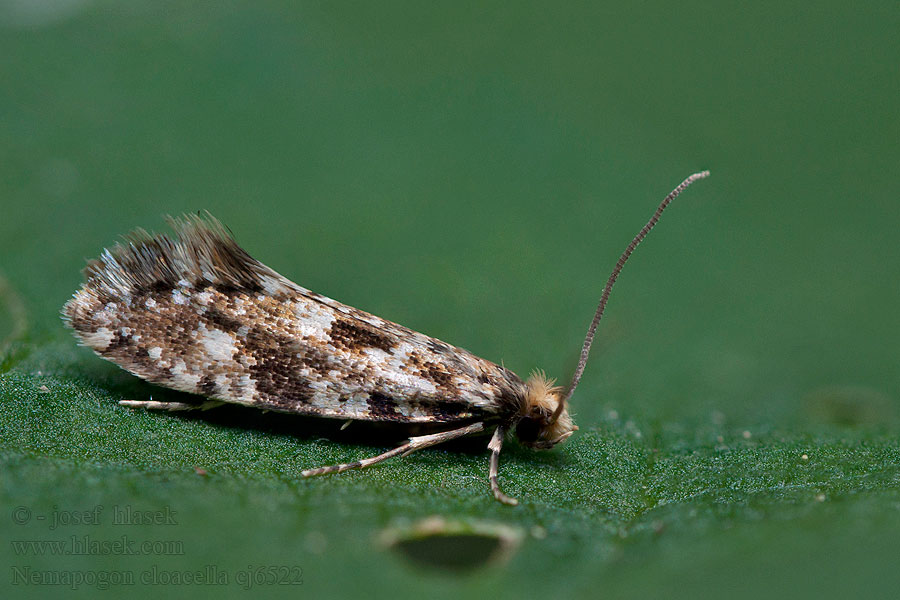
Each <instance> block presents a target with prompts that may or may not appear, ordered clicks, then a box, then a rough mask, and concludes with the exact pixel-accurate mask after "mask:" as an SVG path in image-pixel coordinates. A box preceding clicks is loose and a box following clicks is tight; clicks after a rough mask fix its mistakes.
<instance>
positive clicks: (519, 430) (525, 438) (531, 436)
mask: <svg viewBox="0 0 900 600" xmlns="http://www.w3.org/2000/svg"><path fill="white" fill-rule="evenodd" d="M540 432H541V427H540V425H538V422H537V421H536V420H534V419H532V418H531V417H525V418H524V419H522V420H520V421H519V422H518V424H517V425H516V437H518V438H519V441H520V442H522V443H523V444H534V443H535V442H536V441H537V439H538V436H539V435H540Z"/></svg>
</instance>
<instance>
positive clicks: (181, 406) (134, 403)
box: [119, 400, 225, 412]
mask: <svg viewBox="0 0 900 600" xmlns="http://www.w3.org/2000/svg"><path fill="white" fill-rule="evenodd" d="M119 404H120V405H121V406H127V407H129V408H145V409H147V410H168V411H172V412H175V411H181V410H209V409H210V408H216V407H217V406H222V405H223V404H225V403H224V402H220V401H219V400H207V401H206V402H204V403H202V404H190V403H188V402H159V401H158V400H119Z"/></svg>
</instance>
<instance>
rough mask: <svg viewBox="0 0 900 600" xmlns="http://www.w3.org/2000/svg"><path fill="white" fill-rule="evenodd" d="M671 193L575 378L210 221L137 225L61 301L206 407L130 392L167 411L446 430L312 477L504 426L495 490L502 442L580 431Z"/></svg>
mask: <svg viewBox="0 0 900 600" xmlns="http://www.w3.org/2000/svg"><path fill="white" fill-rule="evenodd" d="M708 175H709V171H702V172H700V173H695V174H693V175H691V176H690V177H688V178H687V179H685V180H684V181H683V182H682V183H681V184H680V185H679V186H678V187H676V188H675V189H674V190H672V192H671V193H670V194H669V195H668V196H666V198H665V199H664V200H663V201H662V203H661V204H660V205H659V207H658V208H657V209H656V212H655V213H654V214H653V217H652V218H651V219H650V221H649V222H648V223H647V224H646V225H645V226H644V227H643V228H642V229H641V230H640V232H639V233H638V234H637V236H635V238H634V239H633V240H632V241H631V243H630V244H629V245H628V247H627V248H626V249H625V251H624V252H623V254H622V255H621V257H620V258H619V260H618V262H617V263H616V266H615V268H614V270H613V272H612V274H611V275H610V277H609V279H608V280H607V282H606V286H605V287H604V289H603V293H602V295H601V299H600V303H599V306H598V307H597V310H596V313H595V314H594V318H593V320H592V322H591V324H590V327H589V329H588V333H587V336H586V337H585V340H584V344H583V346H582V350H581V358H580V360H579V363H578V366H577V367H576V369H575V373H574V375H573V377H572V380H571V383H570V384H569V386H568V387H567V388H566V389H565V390H563V389H562V388H558V387H554V385H553V381H552V380H548V379H547V378H546V377H545V376H544V375H543V373H541V372H536V373H533V374H532V375H531V376H530V377H529V378H528V379H526V380H522V379H521V378H520V377H519V376H517V375H516V374H515V373H513V372H512V371H510V370H508V369H506V368H504V367H502V366H500V365H497V364H494V363H493V362H490V361H488V360H485V359H483V358H479V357H477V356H475V355H474V354H471V353H470V352H468V351H466V350H463V349H462V348H457V347H455V346H451V345H450V344H447V343H444V342H442V341H440V340H437V339H435V338H432V337H429V336H427V335H423V334H421V333H418V332H416V331H413V330H411V329H407V328H406V327H403V326H401V325H397V324H395V323H392V322H390V321H386V320H384V319H381V318H379V317H376V316H374V315H371V314H369V313H366V312H363V311H361V310H358V309H355V308H352V307H350V306H346V305H344V304H341V303H340V302H336V301H335V300H332V299H330V298H326V297H325V296H321V295H319V294H316V293H314V292H311V291H309V290H307V289H304V288H302V287H300V286H299V285H297V284H295V283H293V282H292V281H290V280H288V279H286V278H285V277H282V276H281V275H279V274H278V273H276V272H275V271H273V270H272V269H270V268H269V267H267V266H265V265H264V264H262V263H260V262H259V261H257V260H255V259H253V258H252V257H251V256H250V255H249V254H247V252H245V251H244V250H243V249H242V248H241V247H240V246H238V244H237V243H236V242H235V241H234V239H233V238H232V237H231V235H230V234H229V233H228V231H227V230H226V229H225V228H224V227H223V226H222V225H221V223H219V222H218V221H217V220H216V219H215V218H213V217H212V216H211V215H208V214H207V215H206V216H185V217H182V218H181V219H170V220H169V221H170V224H171V225H172V228H173V229H174V230H175V232H176V234H177V235H176V236H175V237H169V236H167V235H164V234H153V235H151V234H149V233H147V232H145V231H143V230H137V231H135V232H133V233H131V234H129V235H128V236H126V237H125V241H124V243H119V244H116V245H115V246H114V247H113V248H111V249H108V250H105V251H104V252H103V253H102V255H101V256H100V257H99V258H98V259H95V260H92V261H90V262H89V263H88V265H87V267H86V268H85V270H84V276H85V283H84V284H83V285H82V286H81V288H80V289H79V290H78V291H77V292H76V293H75V294H74V295H73V297H72V299H71V300H69V301H68V302H67V303H66V305H65V306H64V307H63V310H62V313H63V319H64V321H65V322H66V324H67V325H68V326H69V327H71V328H72V329H73V330H74V332H75V335H76V336H77V337H78V338H79V340H80V342H81V343H82V344H83V345H85V346H87V347H89V348H91V349H92V350H93V351H94V352H96V353H97V354H98V355H99V356H100V357H102V358H105V359H107V360H109V361H112V362H113V363H115V364H117V365H119V366H120V367H122V368H123V369H125V370H127V371H129V372H130V373H133V374H134V375H137V376H138V377H140V378H142V379H145V380H147V381H149V382H151V383H154V384H158V385H161V386H164V387H167V388H172V389H175V390H179V391H183V392H189V393H193V394H200V395H202V396H205V397H207V398H209V399H210V401H208V402H205V403H203V404H198V405H195V404H189V403H183V402H158V401H157V402H154V401H153V400H152V399H151V400H149V401H136V400H122V401H120V404H123V405H125V406H131V407H140V408H147V409H162V410H191V409H196V408H208V407H210V406H215V405H218V404H221V403H234V404H242V405H245V406H252V407H256V408H260V409H265V410H272V411H280V412H285V413H296V414H302V415H311V416H318V417H327V418H332V419H343V420H346V421H352V420H365V421H392V422H397V423H430V424H437V425H440V426H441V427H442V428H444V429H445V430H444V431H441V432H440V433H434V434H430V435H421V436H416V437H410V438H409V439H408V441H407V442H406V443H404V444H402V445H400V446H398V447H397V448H394V449H392V450H389V451H387V452H385V453H383V454H379V455H378V456H373V457H372V458H367V459H365V460H359V461H356V462H352V463H346V464H340V465H332V466H328V467H320V468H316V469H309V470H306V471H303V473H302V474H303V476H304V477H309V476H313V475H323V474H326V473H339V472H341V471H346V470H348V469H359V468H363V467H368V466H371V465H374V464H376V463H379V462H381V461H383V460H386V459H388V458H391V457H394V456H398V455H402V456H405V455H407V454H409V453H411V452H414V451H416V450H419V449H422V448H426V447H428V446H434V445H436V444H440V443H442V442H446V441H448V440H452V439H455V438H459V437H462V436H466V435H470V434H474V433H478V432H482V431H489V430H490V429H491V428H493V435H492V437H491V440H490V443H489V444H488V448H489V449H490V451H491V456H490V468H489V481H490V486H491V490H492V492H493V494H494V497H495V498H496V499H497V500H499V501H500V502H503V503H505V504H516V503H517V501H516V500H515V499H513V498H510V497H509V496H507V495H505V494H504V493H503V492H502V491H501V490H500V486H499V484H498V466H499V457H500V449H501V447H502V445H503V441H504V438H505V437H506V435H507V433H509V432H511V431H515V434H516V437H517V438H518V439H519V441H520V442H521V443H522V444H524V445H525V446H529V447H532V448H539V449H547V448H552V447H553V446H555V445H556V444H558V443H560V442H562V441H564V440H565V439H566V438H568V437H569V436H570V435H572V433H573V432H574V431H575V430H576V429H578V428H577V427H576V426H575V424H574V423H573V422H572V419H571V417H570V416H569V413H568V410H567V408H566V407H567V403H568V401H569V398H570V397H571V396H572V393H573V392H574V391H575V388H576V386H577V385H578V382H579V380H580V379H581V375H582V373H583V372H584V367H585V363H586V362H587V358H588V353H589V351H590V348H591V343H592V341H593V338H594V332H595V331H596V329H597V324H598V323H599V322H600V318H601V317H602V315H603V310H604V308H605V307H606V303H607V300H608V299H609V293H610V290H611V289H612V286H613V284H614V283H615V281H616V278H617V277H618V275H619V272H620V271H621V269H622V267H623V265H624V264H625V261H626V260H628V257H629V256H630V255H631V253H632V252H633V251H634V249H635V248H636V247H637V245H638V244H639V243H640V242H641V240H643V239H644V237H645V236H646V235H647V233H648V232H649V231H650V229H652V228H653V226H654V225H655V224H656V222H657V221H658V220H659V217H660V215H661V214H662V212H663V210H665V208H666V206H668V204H669V203H670V202H671V201H672V200H673V199H674V198H675V197H676V196H678V194H680V193H681V192H682V191H683V190H684V189H685V188H686V187H687V186H689V185H690V184H691V183H693V182H694V181H696V180H697V179H702V178H704V177H706V176H708Z"/></svg>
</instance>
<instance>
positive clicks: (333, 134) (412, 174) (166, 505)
mask: <svg viewBox="0 0 900 600" xmlns="http://www.w3.org/2000/svg"><path fill="white" fill-rule="evenodd" d="M51 4H52V3H49V4H48V3H35V4H34V5H33V6H35V7H36V6H46V7H50V6H51ZM30 6H32V5H31V4H30V3H6V4H0V27H2V29H0V31H2V33H3V35H2V36H0V57H2V58H0V76H2V81H4V85H3V93H2V94H0V209H2V211H0V507H2V511H3V514H0V523H2V525H0V532H2V533H3V544H2V547H0V562H2V567H3V569H4V572H3V574H2V575H0V578H2V579H0V581H2V585H3V586H4V588H5V591H7V592H8V593H5V594H3V595H4V597H48V596H60V597H94V596H96V595H97V593H98V591H99V590H98V588H99V589H107V588H108V590H107V592H106V593H114V594H116V595H117V596H119V595H122V596H124V595H128V596H134V597H158V596H159V595H161V594H163V595H166V596H168V595H173V596H189V595H190V596H196V595H198V594H209V595H212V594H216V595H217V596H224V597H246V596H247V594H248V593H253V594H256V593H260V594H262V593H264V594H267V595H283V596H292V597H294V596H298V595H309V596H311V597H342V596H346V597H353V596H374V597H390V598H394V599H398V598H407V597H408V598H421V597H428V598H432V597H433V598H443V597H447V598H467V597H492V598H521V597H545V598H554V597H591V598H596V597H611V598H647V597H650V598H667V597H673V598H674V597H680V598H703V597H731V598H759V597H784V598H805V597H809V598H846V597H872V598H890V597H894V596H895V595H896V590H897V589H900V575H898V573H897V569H896V566H895V565H896V564H897V560H898V558H900V441H898V434H900V368H898V361H897V357H898V356H900V312H898V311H897V309H896V307H897V302H898V296H900V287H898V282H900V253H898V252H897V241H896V232H897V224H898V223H900V209H898V208H897V203H896V198H897V197H900V183H898V179H897V177H896V172H897V168H898V164H900V149H898V148H900V147H898V145H897V143H896V140H897V139H900V121H898V119H897V115H896V98H897V97H898V96H900V94H898V92H900V89H898V83H897V81H898V80H897V77H896V72H895V71H896V60H892V59H891V57H896V56H897V55H898V50H900V48H898V37H897V36H896V31H897V29H898V25H900V23H898V22H897V11H896V6H895V5H893V4H892V3H883V4H882V3H869V4H867V5H866V6H865V7H864V8H860V7H851V6H844V5H840V4H836V5H835V6H833V7H830V8H829V9H827V10H826V9H825V8H824V7H819V8H820V9H821V10H816V11H812V10H809V9H808V7H806V6H805V5H801V4H799V3H798V4H791V3H778V4H775V5H772V6H763V5H753V6H744V7H742V8H740V9H739V10H738V9H733V8H732V9H729V8H726V7H722V8H721V9H720V10H716V11H710V10H709V9H708V6H705V5H703V4H699V3H698V4H690V3H688V4H679V5H677V6H676V5H671V4H667V3H651V4H647V3H643V4H639V5H638V4H635V5H633V6H632V5H622V6H616V7H614V8H613V7H612V6H611V5H610V6H609V7H606V6H604V5H598V4H596V3H583V4H570V5H567V6H566V7H565V8H561V7H559V6H556V5H552V4H542V3H529V4H526V5H517V6H515V7H513V6H507V5H504V4H502V3H497V4H483V3H482V4H460V3H455V2H453V3H450V2H447V3H438V4H434V3H432V4H429V5H428V6H427V7H426V6H425V5H421V4H417V3H406V2H403V3H389V4H387V5H385V4H383V3H377V4H371V3H353V4H346V3H341V4H331V3H325V4H313V3H302V4H299V5H298V4H295V3H267V4H266V5H265V6H263V5H261V4H258V3H251V2H234V3H229V4H228V6H227V8H225V7H216V8H213V7H212V6H206V7H203V6H200V5H196V6H195V5H192V4H184V3H175V2H171V3H170V2H163V3H127V5H122V4H120V3H112V2H91V3H88V2H68V3H58V6H56V7H55V8H45V10H37V9H36V8H29V7H30ZM703 168H709V169H711V171H712V177H711V178H709V179H708V180H704V181H702V182H698V183H697V184H695V186H694V187H692V188H691V189H689V190H688V191H687V192H685V194H684V195H683V196H681V197H680V198H679V199H678V200H677V201H676V203H675V204H674V205H673V206H672V208H671V209H670V210H669V212H667V214H666V216H665V217H664V219H663V221H662V223H661V224H660V226H659V228H658V229H657V230H654V232H653V233H652V234H651V236H650V237H649V239H648V240H647V241H646V242H645V243H644V244H642V245H641V247H640V248H639V249H638V250H637V251H636V253H635V256H634V258H633V260H632V262H631V263H629V265H628V267H627V268H626V270H625V272H624V273H623V274H622V276H621V278H620V283H619V284H617V288H616V290H615V291H614V293H613V295H612V300H611V302H610V305H609V307H608V310H607V313H606V316H605V317H604V321H603V322H602V323H601V326H600V330H599V336H598V340H597V343H596V344H595V347H594V350H593V352H592V362H591V363H589V365H588V368H587V372H586V374H585V378H584V380H583V382H582V386H581V387H580V388H579V390H578V392H577V393H576V396H575V398H574V399H573V405H572V406H573V411H574V414H575V419H576V422H577V423H578V425H579V426H580V430H579V431H578V432H577V433H576V434H575V435H574V436H573V437H572V438H571V439H569V440H568V441H567V442H566V443H565V444H563V445H561V446H559V447H557V448H555V449H553V450H552V451H549V452H534V451H530V450H528V449H526V448H523V447H521V446H519V445H518V444H516V443H515V442H510V443H508V444H507V446H506V447H505V448H504V453H503V456H502V458H501V471H500V477H501V483H502V485H503V487H504V490H505V491H506V492H507V493H509V494H510V495H513V496H515V497H517V498H518V499H519V501H520V504H519V506H517V507H507V506H503V505H500V504H499V503H497V502H495V501H494V500H493V499H492V497H491V495H490V492H489V488H488V484H487V466H488V455H487V451H486V444H487V438H485V437H479V438H475V439H466V440H461V441H459V442H458V443H453V444H447V445H446V446H440V447H437V448H434V449H430V450H425V451H421V452H418V453H416V454H413V455H411V456H408V457H406V458H403V459H394V460H392V461H389V462H387V463H384V464H382V465H379V466H377V467H373V468H371V469H367V470H364V471H360V472H348V473H343V474H340V475H337V476H330V477H320V478H315V479H310V480H304V479H301V477H300V472H301V471H302V470H303V469H305V468H309V467H313V466H320V465H324V464H332V463H336V462H345V461H350V460H356V459H360V458H365V457H367V456H371V455H373V454H376V453H379V452H382V451H383V450H384V449H386V448H388V447H391V446H393V445H395V444H396V443H398V442H399V441H402V439H403V438H404V436H405V435H408V434H409V432H408V431H404V430H402V429H398V428H394V427H390V428H388V427H374V426H369V425H366V424H361V423H356V424H352V425H351V426H350V427H348V428H347V429H341V423H339V422H331V421H323V420H317V419H308V418H301V417H295V416H290V415H278V414H272V413H266V414H263V413H260V412H259V411H253V410H251V409H247V408H240V407H222V408H218V409H215V410H210V411H205V412H202V413H196V414H195V413H187V414H157V413H149V412H146V411H139V410H132V409H128V408H125V407H122V406H120V405H118V401H119V400H122V399H138V400H141V399H149V398H151V397H152V398H153V399H157V400H178V399H183V395H181V394H178V393H176V392H172V391H169V390H165V389H162V388H158V387H154V386H151V385H149V384H146V383H145V382H142V381H141V380H139V379H137V378H135V377H133V376H131V375H129V374H128V373H126V372H124V371H122V370H120V369H118V368H117V367H116V366H114V365H112V364H110V363H107V362H104V361H102V360H100V359H99V358H97V357H96V356H94V355H93V354H92V353H91V352H89V351H88V350H86V349H84V348H80V347H78V346H77V345H76V342H75V340H74V338H73V337H72V336H71V335H70V334H69V333H68V332H67V331H66V330H65V329H64V327H63V325H62V322H61V321H60V319H59V316H58V311H59V309H60V308H61V306H62V304H63V303H64V302H65V301H66V299H67V298H68V297H69V296H70V294H71V293H72V292H73V291H74V290H75V289H76V288H77V287H78V285H79V283H80V276H79V269H80V268H82V267H83V265H84V259H85V258H89V257H93V256H96V255H97V254H99V252H100V250H101V248H102V247H104V246H109V245H111V244H112V243H114V242H115V241H116V239H117V236H119V235H120V234H124V233H126V232H127V231H129V230H131V229H133V228H136V227H143V228H146V229H151V230H152V229H156V230H161V229H164V227H165V225H164V223H163V221H162V219H161V217H162V215H165V214H181V213H185V212H192V211H196V210H201V209H207V210H209V211H210V212H212V213H213V214H214V215H216V216H217V217H218V218H219V219H221V220H222V221H223V222H225V223H227V224H228V225H229V226H230V227H231V229H232V230H233V231H234V233H235V236H236V237H237V239H238V241H239V242H240V243H241V244H242V245H243V246H244V247H245V248H246V249H247V250H248V251H249V252H250V253H251V254H252V255H253V256H255V257H256V258H258V259H260V260H261V261H263V262H265V263H266V264H268V265H269V266H271V267H273V268H274V269H276V270H278V271H279V272H281V273H283V274H284V275H286V276H288V277H289V278H291V279H293V280H295V281H297V282H298V283H300V284H301V285H303V286H305V287H307V288H309V289H312V290H315V291H317V292H321V293H324V294H326V295H328V296H330V297H333V298H336V299H338V300H340V301H342V302H344V303H347V304H350V305H352V306H357V307H359V308H361V309H364V310H367V311H369V312H372V313H375V314H378V315H379V316H383V317H385V318H388V319H391V320H394V321H397V322H400V323H403V324H404V325H407V326H409V327H412V328H413V329H416V330H418V331H422V332H424V333H427V334H429V335H433V336H436V337H438V338H441V339H444V340H447V341H448V342H451V343H454V344H456V345H459V346H462V347H465V348H467V349H469V350H471V351H473V352H475V353H476V354H478V355H480V356H484V357H485V358H488V359H490V360H494V361H497V362H499V361H501V360H502V361H503V362H504V364H505V365H506V366H507V367H509V368H511V369H512V370H514V371H515V372H517V373H519V374H520V375H526V374H527V373H528V372H529V371H530V370H532V369H535V368H541V369H544V370H546V371H547V372H548V373H549V374H551V375H554V376H558V377H559V378H560V380H561V381H562V380H564V379H565V378H566V377H567V376H568V374H569V373H570V372H571V369H572V367H573V366H574V364H575V361H576V359H577V356H578V351H579V345H580V342H581V339H582V338H581V336H582V335H583V331H584V328H585V327H586V326H587V324H588V321H589V319H590V316H591V312H592V310H593V308H594V306H595V303H596V300H597V298H598V296H599V293H600V289H601V287H602V283H603V281H604V280H605V277H606V276H607V274H608V270H609V269H610V268H611V267H612V265H613V264H614V262H615V259H616V258H617V256H618V253H619V252H620V251H621V250H622V249H623V248H624V246H625V245H626V244H627V243H628V241H629V240H630V239H631V237H632V235H634V233H635V232H636V231H637V230H638V229H639V228H640V226H641V225H643V223H644V222H645V221H646V219H647V218H648V217H649V216H650V214H651V213H652V210H653V208H654V207H655V206H656V204H657V203H658V202H659V200H661V199H662V197H663V196H664V195H665V194H666V193H667V192H668V191H669V190H670V189H671V188H672V187H674V186H675V185H676V184H677V183H678V182H680V181H681V180H682V179H683V178H684V177H685V176H686V175H688V174H690V173H691V172H695V171H698V170H700V169H703Z"/></svg>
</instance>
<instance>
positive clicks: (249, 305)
mask: <svg viewBox="0 0 900 600" xmlns="http://www.w3.org/2000/svg"><path fill="white" fill-rule="evenodd" d="M172 225H173V226H174V228H175V229H176V231H177V233H178V236H177V237H175V238H169V237H168V236H165V235H156V236H151V235H149V234H146V233H144V232H137V233H135V234H132V235H131V236H130V237H129V238H127V240H126V243H125V244H119V245H117V246H116V247H114V248H113V249H111V250H108V251H105V252H104V253H103V255H102V256H101V257H100V258H99V259H98V260H96V261H92V262H91V263H89V265H88V267H87V268H86V270H85V276H86V282H85V284H84V285H83V286H82V287H81V289H80V290H79V291H78V292H77V293H76V294H75V295H74V297H73V298H72V299H71V300H70V301H69V302H68V303H67V304H66V305H65V307H64V309H63V315H64V318H65V320H66V322H67V323H68V324H69V325H70V326H71V327H72V328H73V329H74V331H75V333H76V335H77V336H78V337H79V338H80V340H81V342H82V343H83V344H84V345H86V346H88V347H90V348H91V349H93V350H94V351H95V352H96V353H97V354H98V355H100V356H101V357H103V358H106V359H108V360H110V361H112V362H114V363H116V364H117V365H119V366H121V367H122V368H124V369H126V370H128V371H130V372H131V373H133V374H135V375H137V376H139V377H141V378H143V379H146V380H148V381H150V382H153V383H156V384H160V385H163V386H165V387H169V388H173V389H177V390H181V391H185V392H191V393H196V394H201V395H203V396H207V397H209V398H214V399H219V400H223V401H226V402H232V403H238V404H244V405H250V406H256V407H259V408H264V409H270V410H277V411H283V412H290V413H300V414H308V415H318V416H324V417H333V418H339V419H362V420H371V421H398V422H459V421H466V420H473V421H474V420H491V419H494V418H499V417H500V416H502V415H504V414H508V412H509V411H510V410H511V409H512V407H514V405H515V404H516V403H517V402H518V401H519V398H521V397H522V394H523V385H524V384H523V383H522V381H521V379H519V378H518V377H517V376H516V375H515V374H514V373H512V372H511V371H509V370H507V369H505V368H503V367H501V366H499V365H496V364H494V363H492V362H490V361H486V360H484V359H481V358H479V357H477V356H475V355H473V354H471V353H469V352H467V351H466V350H463V349H461V348H456V347H454V346H451V345H449V344H446V343H444V342H441V341H439V340H436V339H434V338H431V337H428V336H426V335H423V334H421V333H417V332H415V331H412V330H410V329H407V328H406V327H402V326H400V325H397V324H395V323H391V322H390V321H386V320H384V319H381V318H379V317H376V316H374V315H371V314H368V313H366V312H363V311H360V310H357V309H355V308H352V307H349V306H346V305H343V304H341V303H339V302H336V301H334V300H331V299H329V298H326V297H324V296H321V295H319V294H315V293H313V292H310V291H309V290H306V289H304V288H302V287H300V286H298V285H296V284H294V283H293V282H291V281H289V280H287V279H286V278H284V277H282V276H281V275H279V274H278V273H276V272H274V271H273V270H271V269H269V268H268V267H266V266H265V265H262V264H261V263H259V262H257V261H256V260H254V259H253V258H251V257H250V256H249V255H248V254H247V253H246V252H244V251H243V250H242V249H241V248H240V247H239V246H238V245H237V244H236V243H235V242H234V240H233V239H232V238H231V236H230V235H229V234H228V233H227V232H226V231H225V230H224V228H223V227H222V226H221V225H220V224H219V223H218V222H217V221H215V220H214V219H212V218H211V217H208V216H207V217H205V218H199V217H193V218H186V219H183V220H173V221H172Z"/></svg>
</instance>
